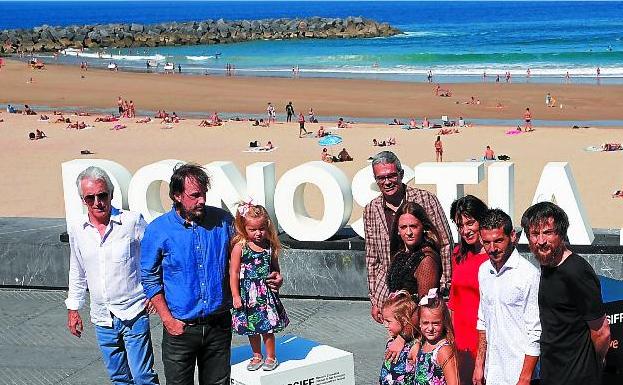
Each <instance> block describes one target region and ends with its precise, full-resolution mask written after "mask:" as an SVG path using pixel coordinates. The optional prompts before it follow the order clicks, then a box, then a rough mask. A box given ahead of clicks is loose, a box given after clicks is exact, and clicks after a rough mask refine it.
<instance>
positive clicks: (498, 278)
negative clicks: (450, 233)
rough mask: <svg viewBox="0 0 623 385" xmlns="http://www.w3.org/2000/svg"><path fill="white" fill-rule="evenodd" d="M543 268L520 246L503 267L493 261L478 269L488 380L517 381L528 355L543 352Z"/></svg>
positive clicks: (492, 382)
mask: <svg viewBox="0 0 623 385" xmlns="http://www.w3.org/2000/svg"><path fill="white" fill-rule="evenodd" d="M539 278H540V274H539V270H538V269H537V268H536V267H535V266H534V265H532V264H531V263H530V262H528V260H526V259H525V258H524V257H522V256H521V255H519V253H518V252H517V249H515V250H513V253H512V254H511V256H510V257H509V258H508V260H507V261H506V263H505V264H504V266H502V268H501V269H500V271H496V269H495V268H494V267H493V264H492V263H491V261H490V260H489V261H485V262H484V263H483V264H482V265H480V269H479V270H478V283H479V285H480V306H479V307H478V322H477V325H476V328H477V329H478V330H484V331H485V333H486V336H487V355H486V362H485V378H486V379H487V384H489V385H497V384H509V385H515V384H517V381H518V380H519V375H520V374H521V368H522V366H523V362H524V358H525V356H526V355H529V356H535V357H538V356H539V355H540V347H539V339H540V337H541V321H540V319H539V303H538V295H539Z"/></svg>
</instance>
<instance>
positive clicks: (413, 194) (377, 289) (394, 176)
mask: <svg viewBox="0 0 623 385" xmlns="http://www.w3.org/2000/svg"><path fill="white" fill-rule="evenodd" d="M372 171H373V173H374V179H375V180H376V184H377V185H378V186H379V190H380V191H381V195H380V196H378V197H376V198H374V199H373V200H372V201H371V202H370V203H368V204H367V205H366V207H365V209H364V213H363V223H364V229H365V235H366V265H367V267H368V289H369V296H370V302H371V304H372V309H371V311H370V313H371V315H372V318H373V319H374V320H375V321H376V322H378V323H382V322H383V317H382V316H381V307H382V305H383V302H384V301H385V299H386V298H387V296H388V295H389V292H388V288H387V270H388V268H389V262H390V251H389V240H390V234H391V232H392V231H394V229H392V228H391V227H392V225H393V222H394V217H395V214H396V211H397V210H398V208H399V207H400V205H402V204H403V203H404V202H415V203H417V204H419V205H421V206H422V207H423V208H424V209H425V210H426V213H427V214H428V216H429V218H430V220H431V222H432V223H433V225H435V227H437V231H438V232H439V236H440V238H441V239H440V244H441V264H442V269H443V272H442V275H441V281H440V286H441V287H442V288H445V287H447V286H448V284H449V283H450V278H451V277H452V271H451V269H452V267H451V262H450V255H451V252H452V238H451V236H450V226H449V225H448V221H447V220H446V216H445V215H444V212H443V209H442V208H441V205H440V204H439V200H438V199H437V197H436V196H435V195H434V194H432V193H430V192H428V191H426V190H421V189H418V188H413V187H409V186H407V185H405V184H404V183H402V177H403V176H404V170H403V169H402V165H401V163H400V160H399V159H398V157H397V156H396V155H395V154H394V153H393V152H391V151H382V152H380V153H378V154H376V155H375V156H374V157H373V158H372Z"/></svg>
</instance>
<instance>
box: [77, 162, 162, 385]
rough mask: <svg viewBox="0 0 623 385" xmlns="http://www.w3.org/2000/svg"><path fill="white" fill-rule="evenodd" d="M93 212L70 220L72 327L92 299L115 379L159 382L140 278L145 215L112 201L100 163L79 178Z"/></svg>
mask: <svg viewBox="0 0 623 385" xmlns="http://www.w3.org/2000/svg"><path fill="white" fill-rule="evenodd" d="M76 184H77V187H78V192H79V194H80V198H81V199H82V204H84V205H85V206H86V207H87V214H86V215H83V216H82V217H81V218H80V220H78V221H74V222H71V223H68V230H69V231H68V233H69V247H70V257H69V291H68V294H67V299H66V300H65V305H66V306H67V309H68V311H67V328H68V329H69V332H70V333H71V334H73V335H75V336H76V337H80V336H81V335H82V330H83V324H82V318H81V317H80V313H78V310H79V309H80V308H81V307H82V306H83V305H84V303H85V301H86V293H87V287H88V289H89V295H90V298H91V302H90V303H91V305H90V306H91V322H93V323H94V324H95V336H96V339H97V343H98V345H99V347H100V350H101V352H102V360H103V362H104V364H105V365H106V369H107V370H108V374H109V376H110V381H111V382H112V383H113V384H135V383H136V384H158V383H159V382H158V375H157V374H156V372H155V371H154V369H153V366H154V352H153V348H152V342H151V332H150V329H149V315H148V308H149V307H150V306H149V305H147V303H148V301H147V299H146V297H145V294H144V293H143V286H142V285H141V282H140V280H139V276H140V274H139V271H138V266H139V264H140V259H141V255H140V251H141V249H140V243H141V239H142V238H143V232H144V230H145V226H147V223H146V222H145V220H144V219H143V216H142V215H141V214H139V213H135V212H132V211H127V210H120V209H117V208H115V207H113V206H112V204H111V202H112V197H113V192H114V186H113V184H112V182H111V180H110V177H109V176H108V174H106V172H105V171H104V170H102V169H101V168H99V167H93V166H91V167H89V168H87V169H86V170H84V171H82V172H81V173H80V174H79V175H78V178H77V179H76Z"/></svg>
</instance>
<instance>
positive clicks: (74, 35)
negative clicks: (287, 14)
mask: <svg viewBox="0 0 623 385" xmlns="http://www.w3.org/2000/svg"><path fill="white" fill-rule="evenodd" d="M399 33H401V32H400V31H399V30H398V29H396V28H393V27H392V26H390V25H389V24H387V23H379V22H377V21H374V20H370V19H365V18H362V17H347V18H343V19H341V18H320V17H311V18H306V19H298V18H297V19H269V20H238V21H226V20H223V19H219V20H206V21H198V22H184V23H177V22H171V23H161V24H152V25H143V24H136V23H132V24H106V25H84V26H68V27H53V26H48V25H43V26H40V27H35V28H32V29H16V30H4V31H0V43H1V44H2V46H1V47H0V52H2V53H8V54H11V53H16V52H19V51H24V52H52V51H58V50H62V49H65V48H78V49H80V48H90V49H98V48H130V47H157V46H181V45H198V44H224V43H236V42H242V41H250V40H260V39H262V40H277V39H284V40H285V39H330V38H331V39H332V38H344V39H348V38H371V37H383V36H393V35H397V34H399Z"/></svg>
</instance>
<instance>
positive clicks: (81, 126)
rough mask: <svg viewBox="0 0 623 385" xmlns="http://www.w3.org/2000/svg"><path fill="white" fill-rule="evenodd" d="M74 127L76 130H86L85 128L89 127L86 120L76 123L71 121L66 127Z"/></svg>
mask: <svg viewBox="0 0 623 385" xmlns="http://www.w3.org/2000/svg"><path fill="white" fill-rule="evenodd" d="M72 128H73V129H76V130H84V129H85V128H87V125H86V123H84V122H76V123H70V124H69V125H67V127H66V129H72Z"/></svg>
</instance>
